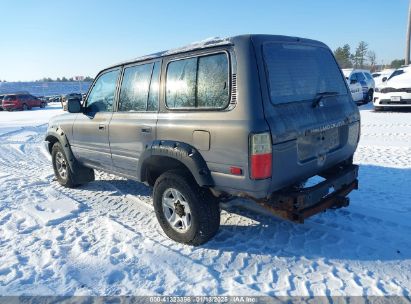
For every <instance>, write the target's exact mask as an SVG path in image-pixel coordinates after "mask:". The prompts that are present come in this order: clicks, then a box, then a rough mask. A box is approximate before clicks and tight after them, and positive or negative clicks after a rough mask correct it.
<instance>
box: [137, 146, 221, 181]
mask: <svg viewBox="0 0 411 304" xmlns="http://www.w3.org/2000/svg"><path fill="white" fill-rule="evenodd" d="M155 156H165V157H169V158H172V159H175V160H177V161H179V162H181V163H182V164H183V165H185V166H186V167H187V168H188V170H189V171H190V172H191V174H192V175H193V177H194V179H195V180H196V182H197V184H198V185H200V186H202V187H212V186H214V181H213V178H212V177H211V172H210V170H209V169H208V166H207V163H206V162H205V160H204V158H203V157H202V156H201V154H200V152H198V150H197V149H196V148H194V147H193V146H191V145H189V144H186V143H183V142H178V141H172V140H156V141H153V142H152V143H151V146H148V147H147V148H146V150H145V151H144V152H143V153H142V154H141V156H140V160H139V163H138V166H137V176H138V177H139V180H141V181H145V172H146V169H147V166H148V165H149V163H150V158H152V157H155Z"/></svg>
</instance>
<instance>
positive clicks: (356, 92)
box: [347, 80, 364, 104]
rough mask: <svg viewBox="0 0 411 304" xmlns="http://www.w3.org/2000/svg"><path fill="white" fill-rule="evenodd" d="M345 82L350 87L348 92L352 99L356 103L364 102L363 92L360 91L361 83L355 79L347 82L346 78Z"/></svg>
mask: <svg viewBox="0 0 411 304" xmlns="http://www.w3.org/2000/svg"><path fill="white" fill-rule="evenodd" d="M347 83H348V88H349V89H350V92H351V96H352V99H353V100H354V101H355V102H356V103H357V104H360V103H363V102H364V94H363V91H362V85H361V84H360V83H359V82H357V81H353V82H349V81H348V80H347Z"/></svg>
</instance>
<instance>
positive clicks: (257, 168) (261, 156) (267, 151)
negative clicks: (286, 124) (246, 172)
mask: <svg viewBox="0 0 411 304" xmlns="http://www.w3.org/2000/svg"><path fill="white" fill-rule="evenodd" d="M271 168H272V146H271V136H270V133H268V132H266V133H259V134H252V135H251V138H250V177H251V179H265V178H269V177H271V174H272V172H271V171H272V169H271Z"/></svg>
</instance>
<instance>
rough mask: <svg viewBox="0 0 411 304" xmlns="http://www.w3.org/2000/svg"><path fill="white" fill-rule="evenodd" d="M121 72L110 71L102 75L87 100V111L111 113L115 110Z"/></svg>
mask: <svg viewBox="0 0 411 304" xmlns="http://www.w3.org/2000/svg"><path fill="white" fill-rule="evenodd" d="M118 74H119V70H114V71H110V72H107V73H104V74H103V75H101V76H100V77H99V78H98V79H97V81H96V82H95V83H94V86H93V88H92V90H91V92H90V94H89V96H88V98H87V111H88V112H91V113H96V112H110V111H112V110H113V102H114V95H115V91H116V83H117V78H118Z"/></svg>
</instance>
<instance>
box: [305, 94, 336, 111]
mask: <svg viewBox="0 0 411 304" xmlns="http://www.w3.org/2000/svg"><path fill="white" fill-rule="evenodd" d="M335 95H339V93H338V92H318V93H317V94H315V97H314V100H313V102H312V103H311V106H312V107H313V108H315V107H316V106H318V105H319V103H320V101H321V99H323V98H324V97H329V96H335Z"/></svg>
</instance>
